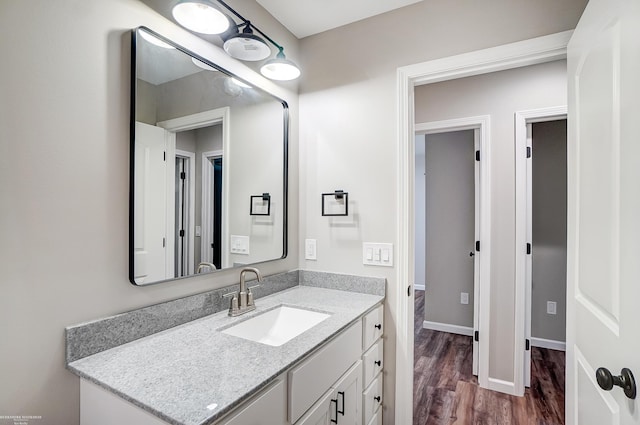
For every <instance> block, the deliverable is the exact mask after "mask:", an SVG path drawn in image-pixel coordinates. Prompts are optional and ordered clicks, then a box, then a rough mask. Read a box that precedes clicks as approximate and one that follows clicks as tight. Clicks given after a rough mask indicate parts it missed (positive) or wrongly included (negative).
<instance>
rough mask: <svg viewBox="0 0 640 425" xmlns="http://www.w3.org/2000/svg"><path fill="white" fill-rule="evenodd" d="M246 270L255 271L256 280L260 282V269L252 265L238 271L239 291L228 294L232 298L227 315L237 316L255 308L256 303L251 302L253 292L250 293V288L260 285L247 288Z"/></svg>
mask: <svg viewBox="0 0 640 425" xmlns="http://www.w3.org/2000/svg"><path fill="white" fill-rule="evenodd" d="M247 272H252V273H255V275H256V277H257V278H258V282H262V275H261V274H260V270H258V269H256V268H254V267H245V268H244V269H242V270H241V271H240V291H239V292H238V293H237V294H228V295H233V298H232V299H231V305H230V306H229V316H239V315H241V314H244V313H247V312H249V311H251V310H255V309H256V305H255V303H254V302H253V294H252V293H251V289H252V288H255V287H256V286H260V285H255V286H251V287H249V288H247V282H246V281H245V274H246V273H247Z"/></svg>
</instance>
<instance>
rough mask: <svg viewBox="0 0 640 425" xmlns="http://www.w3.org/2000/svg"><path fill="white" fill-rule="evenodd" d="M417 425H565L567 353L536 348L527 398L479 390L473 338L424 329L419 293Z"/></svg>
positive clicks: (418, 295) (533, 353)
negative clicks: (473, 365) (474, 364)
mask: <svg viewBox="0 0 640 425" xmlns="http://www.w3.org/2000/svg"><path fill="white" fill-rule="evenodd" d="M415 307H416V313H415V351H414V360H415V362H414V384H413V390H414V400H413V406H414V408H413V424H414V425H445V424H446V425H564V363H565V355H564V352H563V351H556V350H548V349H543V348H537V347H532V352H531V357H532V366H531V388H527V389H526V391H525V395H524V397H515V396H510V395H507V394H502V393H498V392H495V391H490V390H487V389H484V388H480V387H479V386H478V380H477V378H476V377H475V376H473V375H472V373H471V364H472V360H473V359H472V343H471V337H467V336H463V335H455V334H449V333H445V332H438V331H432V330H428V329H423V328H422V321H423V318H424V291H416V305H415Z"/></svg>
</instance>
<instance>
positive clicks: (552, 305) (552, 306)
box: [547, 301, 557, 314]
mask: <svg viewBox="0 0 640 425" xmlns="http://www.w3.org/2000/svg"><path fill="white" fill-rule="evenodd" d="M556 307H557V304H556V302H555V301H547V314H556Z"/></svg>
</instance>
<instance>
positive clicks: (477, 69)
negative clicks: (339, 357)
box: [391, 31, 572, 424]
mask: <svg viewBox="0 0 640 425" xmlns="http://www.w3.org/2000/svg"><path fill="white" fill-rule="evenodd" d="M571 34H572V31H565V32H562V33H557V34H552V35H548V36H544V37H539V38H534V39H531V40H525V41H521V42H517V43H512V44H507V45H503V46H498V47H494V48H490V49H484V50H479V51H475V52H470V53H465V54H462V55H457V56H451V57H448V58H443V59H437V60H433V61H428V62H422V63H418V64H415V65H409V66H405V67H401V68H398V70H397V77H396V84H397V105H396V107H397V110H396V113H397V116H396V119H397V122H398V138H397V146H396V148H397V155H396V157H397V161H398V162H397V170H398V178H397V182H398V190H397V191H396V205H397V214H396V233H397V235H398V244H397V257H396V258H397V259H398V262H397V268H396V285H394V286H393V288H395V290H396V291H397V292H396V294H395V299H396V300H397V302H396V317H397V334H396V338H397V339H396V394H395V401H396V406H395V423H397V424H410V423H413V419H412V418H413V314H414V311H413V310H414V307H413V295H412V294H411V293H409V296H408V297H407V298H405V297H404V294H405V293H406V286H407V285H410V284H411V282H413V279H414V275H413V273H414V272H413V267H414V258H413V257H414V252H413V250H414V249H413V244H414V235H413V220H414V217H413V216H414V213H413V207H414V205H413V196H414V195H413V190H414V187H413V179H414V177H415V176H414V175H413V173H414V167H415V165H414V164H413V160H414V155H415V153H414V144H415V143H414V137H415V129H414V108H413V101H414V86H416V85H420V84H428V83H435V82H438V81H446V80H453V79H456V78H462V77H468V76H471V75H479V74H485V73H490V72H495V71H501V70H505V69H511V68H518V67H522V66H527V65H534V64H539V63H545V62H551V61H554V60H560V59H565V58H566V49H567V43H568V42H569V39H570V38H571ZM391 298H392V299H393V296H392V297H391ZM487 328H488V326H487Z"/></svg>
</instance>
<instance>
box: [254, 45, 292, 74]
mask: <svg viewBox="0 0 640 425" xmlns="http://www.w3.org/2000/svg"><path fill="white" fill-rule="evenodd" d="M279 50H280V51H279V52H278V54H277V55H276V57H275V58H273V59H269V60H268V61H266V62H265V63H264V65H262V67H261V68H260V73H261V74H262V75H264V76H265V77H267V78H269V79H271V80H278V81H289V80H295V79H296V78H298V77H299V76H300V68H298V67H297V66H296V64H295V63H293V62H292V61H290V60H289V59H287V58H286V56H285V55H284V52H283V50H284V49H283V48H282V47H279Z"/></svg>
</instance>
